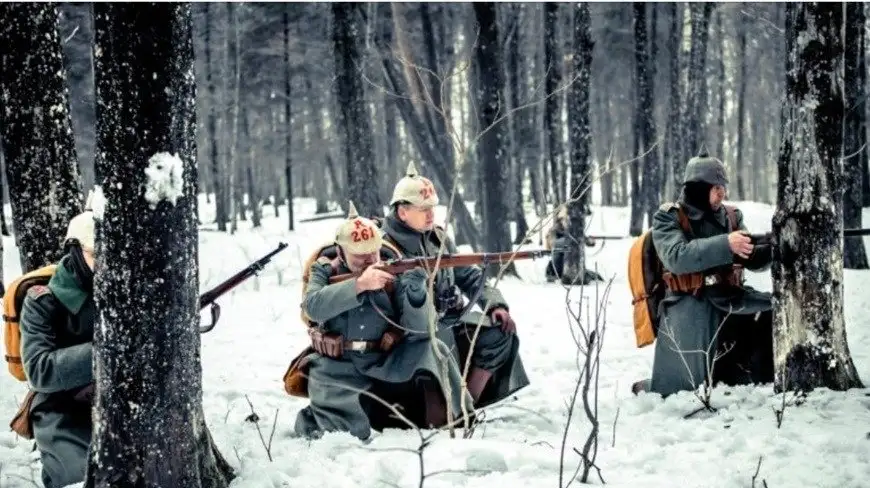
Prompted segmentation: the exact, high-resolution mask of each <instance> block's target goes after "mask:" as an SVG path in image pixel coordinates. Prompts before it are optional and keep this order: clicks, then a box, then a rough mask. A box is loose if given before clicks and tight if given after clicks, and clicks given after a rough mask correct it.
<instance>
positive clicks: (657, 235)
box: [652, 209, 734, 274]
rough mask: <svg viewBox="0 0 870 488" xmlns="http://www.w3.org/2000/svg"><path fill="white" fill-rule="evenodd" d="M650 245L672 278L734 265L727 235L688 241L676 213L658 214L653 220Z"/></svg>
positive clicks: (673, 211)
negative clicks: (653, 247) (675, 275)
mask: <svg viewBox="0 0 870 488" xmlns="http://www.w3.org/2000/svg"><path fill="white" fill-rule="evenodd" d="M652 239H653V245H654V246H655V248H656V253H658V255H659V259H661V261H662V264H663V265H664V267H665V269H666V270H668V271H670V272H671V273H674V274H688V273H698V272H702V271H704V270H707V269H710V268H715V267H717V266H725V265H729V264H732V263H733V262H734V255H733V254H732V253H731V248H730V247H729V245H728V234H720V235H717V236H713V237H699V238H694V239H691V240H689V239H688V238H686V235H685V233H684V232H683V229H682V227H680V222H679V219H678V218H677V213H676V210H668V211H664V210H661V209H660V210H658V211H656V213H655V215H654V216H653V227H652Z"/></svg>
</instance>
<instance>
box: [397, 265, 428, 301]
mask: <svg viewBox="0 0 870 488" xmlns="http://www.w3.org/2000/svg"><path fill="white" fill-rule="evenodd" d="M428 279H429V274H428V273H427V272H426V270H425V269H423V268H421V267H416V268H414V269H412V270H409V271H405V272H404V273H402V274H401V275H399V292H400V293H403V294H405V296H406V297H408V302H409V303H410V304H411V306H412V307H414V308H420V307H422V306H423V304H424V303H426V294H427V293H428V281H427V280H428Z"/></svg>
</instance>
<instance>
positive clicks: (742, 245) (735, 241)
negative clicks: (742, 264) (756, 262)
mask: <svg viewBox="0 0 870 488" xmlns="http://www.w3.org/2000/svg"><path fill="white" fill-rule="evenodd" d="M728 247H730V248H731V252H733V253H734V254H736V255H738V256H740V257H741V258H743V259H749V255H750V254H752V251H753V250H754V249H755V246H753V245H752V239H750V238H749V235H748V234H747V233H746V232H745V231H742V230H738V231H734V232H732V233H730V234H728Z"/></svg>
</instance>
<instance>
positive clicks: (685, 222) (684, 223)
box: [677, 207, 692, 234]
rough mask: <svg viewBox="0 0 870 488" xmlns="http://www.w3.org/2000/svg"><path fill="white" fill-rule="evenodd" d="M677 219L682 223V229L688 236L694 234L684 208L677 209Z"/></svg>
mask: <svg viewBox="0 0 870 488" xmlns="http://www.w3.org/2000/svg"><path fill="white" fill-rule="evenodd" d="M677 219H679V221H680V227H682V228H683V232H685V233H686V234H691V233H692V226H691V225H690V224H689V216H688V215H686V212H684V211H683V207H677Z"/></svg>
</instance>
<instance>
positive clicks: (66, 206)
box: [0, 3, 83, 272]
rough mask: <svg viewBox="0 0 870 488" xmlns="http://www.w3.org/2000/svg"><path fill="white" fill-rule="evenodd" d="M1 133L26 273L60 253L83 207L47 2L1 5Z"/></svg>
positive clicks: (56, 40) (54, 23) (54, 27)
mask: <svg viewBox="0 0 870 488" xmlns="http://www.w3.org/2000/svg"><path fill="white" fill-rule="evenodd" d="M0 46H2V47H0V66H2V69H0V100H2V107H0V136H2V139H3V142H4V144H3V148H2V149H3V151H4V154H5V158H4V159H5V165H6V177H7V181H8V184H9V197H10V198H9V199H10V203H11V206H12V222H13V226H14V232H15V236H16V240H17V242H18V247H19V250H20V253H21V270H22V271H23V272H28V271H31V270H33V269H36V268H39V267H40V266H44V265H46V264H50V263H53V262H55V261H57V260H58V259H60V257H61V256H62V255H63V246H62V244H63V240H64V237H65V236H66V229H67V225H68V224H69V221H70V219H72V218H73V217H74V216H75V215H76V214H78V213H79V212H81V211H82V203H83V199H82V191H81V177H80V174H79V168H78V163H77V161H76V150H75V139H74V138H73V132H72V118H71V117H70V108H69V107H70V105H69V98H68V97H69V93H68V90H67V83H66V75H65V70H64V65H63V51H62V49H61V39H60V35H59V33H58V15H57V10H56V9H55V6H54V5H53V4H51V3H4V4H2V5H0Z"/></svg>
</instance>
